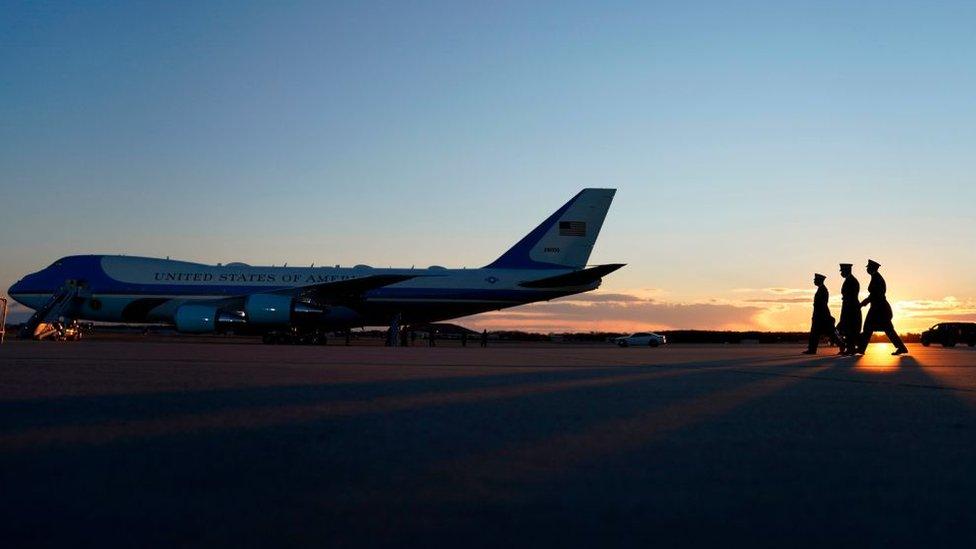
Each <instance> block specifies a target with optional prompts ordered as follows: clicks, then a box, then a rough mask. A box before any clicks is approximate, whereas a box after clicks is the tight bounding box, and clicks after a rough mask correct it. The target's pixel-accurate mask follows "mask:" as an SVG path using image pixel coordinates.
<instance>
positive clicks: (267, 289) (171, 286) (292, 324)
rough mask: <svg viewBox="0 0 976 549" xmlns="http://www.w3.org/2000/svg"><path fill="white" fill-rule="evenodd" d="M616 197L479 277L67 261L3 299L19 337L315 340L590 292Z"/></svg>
mask: <svg viewBox="0 0 976 549" xmlns="http://www.w3.org/2000/svg"><path fill="white" fill-rule="evenodd" d="M615 193H616V189H583V190H582V191H580V192H579V193H578V194H577V195H576V196H574V197H573V198H572V199H571V200H569V202H567V203H566V204H564V205H563V206H562V207H561V208H559V209H558V210H556V212H555V213H553V214H552V215H550V216H549V217H548V218H547V219H546V220H545V221H543V222H542V223H541V224H540V225H539V226H537V227H536V228H535V229H533V230H532V231H531V232H530V233H529V234H527V235H525V237H523V238H522V239H521V240H519V241H518V242H517V243H516V244H515V245H514V246H512V247H511V248H510V249H509V250H508V251H506V252H505V253H503V254H502V255H501V256H500V257H498V259H496V260H495V261H493V262H491V263H489V264H488V265H485V266H484V267H482V268H477V269H446V268H444V267H439V266H432V267H429V268H427V269H414V268H409V269H395V268H390V269H377V268H372V267H370V266H367V265H357V266H355V267H351V268H342V267H339V266H338V265H336V266H335V267H287V266H285V267H258V266H250V265H246V264H244V263H228V264H225V265H221V264H217V265H205V264H201V263H191V262H186V261H176V260H170V259H168V258H167V259H158V258H150V257H135V256H124V255H76V256H69V257H64V258H61V259H59V260H57V261H55V262H54V263H53V264H52V265H50V266H49V267H47V268H45V269H43V270H41V271H39V272H36V273H33V274H29V275H27V276H25V277H24V278H23V279H21V280H20V281H18V282H17V283H16V284H14V285H13V286H11V287H10V289H9V290H8V294H9V295H10V297H11V298H13V299H15V300H16V301H18V302H19V303H21V304H23V305H25V306H27V307H30V308H32V309H35V311H36V312H35V313H34V316H32V317H31V319H30V321H28V323H27V324H26V325H25V334H24V335H25V337H31V336H32V335H33V334H36V333H40V332H42V331H43V330H44V329H48V330H49V327H50V325H51V324H52V323H59V322H61V323H62V325H63V322H64V321H66V320H67V321H78V320H86V321H101V322H115V323H161V324H168V325H172V326H174V327H175V329H176V330H177V331H178V332H182V333H194V334H202V333H219V332H226V331H233V332H234V333H260V334H262V335H263V336H264V341H265V342H266V343H284V342H292V343H295V342H303V343H307V342H321V341H324V339H323V338H324V334H325V333H326V332H329V331H340V330H349V329H351V328H355V327H360V326H391V327H393V328H397V327H398V326H410V325H421V324H426V323H431V322H440V321H444V320H449V319H454V318H458V317H463V316H468V315H473V314H477V313H482V312H486V311H495V310H501V309H505V308H509V307H516V306H519V305H524V304H527V303H533V302H537V301H548V300H551V299H555V298H558V297H563V296H568V295H573V294H578V293H583V292H588V291H591V290H595V289H596V288H598V287H599V286H600V284H601V282H602V278H603V277H604V276H606V275H608V274H610V273H612V272H614V271H616V270H617V269H620V268H621V267H623V266H624V264H622V263H612V264H605V265H596V266H590V267H588V266H587V265H586V262H587V261H588V260H589V257H590V253H591V251H592V250H593V245H594V243H595V242H596V239H597V236H598V235H599V234H600V228H601V227H602V226H603V220H604V219H605V218H606V215H607V211H608V210H609V208H610V203H611V202H612V201H613V197H614V194H615Z"/></svg>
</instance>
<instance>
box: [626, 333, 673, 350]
mask: <svg viewBox="0 0 976 549" xmlns="http://www.w3.org/2000/svg"><path fill="white" fill-rule="evenodd" d="M613 342H614V343H616V344H617V345H620V346H621V347H657V346H658V345H664V344H665V343H667V342H668V338H666V337H664V336H663V335H661V334H655V333H654V332H637V333H636V334H631V335H629V336H626V337H618V338H614V339H613Z"/></svg>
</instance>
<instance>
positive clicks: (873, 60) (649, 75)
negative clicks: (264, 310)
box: [0, 0, 976, 331]
mask: <svg viewBox="0 0 976 549" xmlns="http://www.w3.org/2000/svg"><path fill="white" fill-rule="evenodd" d="M974 26H976V3H973V2H938V3H934V2H892V1H890V0H889V1H884V2H870V1H865V2H789V1H782V0H780V1H775V2H746V1H743V2H670V3H658V2H623V3H620V2H599V3H594V2H578V3H577V2H569V1H563V2H553V3H536V2H471V3H467V2H382V3H373V2H365V1H363V2H348V3H340V2H332V3H326V2H254V3H248V2H242V1H234V2H167V3H145V2H131V1H127V2H117V3H113V2H84V3H78V2H4V7H3V9H2V10H0V193H2V194H0V196H2V199H3V202H2V203H3V205H4V208H3V212H2V216H0V288H3V289H4V290H5V289H6V288H8V287H9V286H10V284H12V283H13V282H15V281H16V280H17V279H18V278H20V276H22V275H23V274H25V273H28V272H33V271H36V270H39V269H40V268H43V267H44V266H46V265H48V264H50V263H51V262H52V261H53V260H54V259H56V258H58V257H61V256H65V255H71V254H80V253H125V254H130V255H147V256H170V257H173V258H179V259H186V260H193V261H201V262H207V263H216V262H228V261H244V262H247V263H252V264H279V265H280V264H282V263H284V262H288V263H289V264H293V265H297V264H303V263H308V264H310V263H313V262H314V263H316V264H343V265H353V264H357V263H367V264H372V265H374V266H411V265H417V266H424V265H430V264H439V265H445V266H452V267H461V266H467V267H477V266H481V265H484V264H486V263H488V262H490V261H491V260H492V259H494V258H495V257H497V256H498V255H499V254H500V253H501V252H503V251H504V250H505V249H507V248H508V247H509V246H510V245H511V244H512V243H513V242H515V241H516V240H517V239H519V238H520V237H521V236H523V235H524V234H525V233H526V232H528V231H529V230H530V229H531V228H532V227H534V226H535V225H536V224H537V223H538V222H539V221H541V220H542V219H543V218H544V217H545V216H547V215H548V214H549V213H550V212H551V211H552V210H554V209H555V208H557V207H558V206H560V205H561V204H562V203H563V202H565V201H566V200H567V199H568V198H569V197H571V196H572V195H573V194H575V193H576V192H578V191H579V189H581V188H584V187H613V188H616V189H618V192H617V196H616V199H615V201H614V204H613V206H612V208H611V210H610V214H609V216H608V218H607V220H606V223H605V225H604V228H603V232H602V234H601V237H600V239H599V240H598V242H597V245H596V248H595V250H594V254H593V256H592V257H591V263H608V262H623V263H627V264H628V266H627V267H626V268H624V269H623V270H621V271H618V272H617V273H614V274H613V275H611V276H609V277H608V278H606V279H605V280H604V284H603V287H602V288H601V289H600V290H599V291H598V292H596V293H594V294H586V295H583V296H576V297H573V298H568V299H564V300H559V301H554V302H551V303H545V304H539V305H532V306H527V307H522V308H517V309H512V310H509V311H502V312H498V313H491V314H486V315H481V316H478V317H473V318H469V319H464V320H463V321H462V323H463V324H465V325H469V326H472V327H475V328H481V327H488V328H502V327H505V328H522V329H532V330H538V331H564V330H579V331H588V330H602V329H612V330H637V329H667V328H672V329H674V328H702V329H760V330H804V329H807V328H808V327H809V317H810V311H811V309H810V301H811V299H812V289H813V288H812V282H811V277H812V274H813V273H814V272H823V273H824V274H827V275H828V276H829V278H828V280H827V284H828V287H829V288H830V289H831V290H832V299H834V302H833V303H832V304H833V306H834V310H835V315H837V314H839V305H838V303H837V302H836V299H835V298H838V297H839V293H840V292H839V288H840V282H841V279H840V277H839V275H838V274H837V263H839V262H852V263H855V264H856V265H857V268H856V269H855V274H856V275H859V277H860V279H861V282H862V285H863V286H865V287H866V285H867V280H868V277H867V275H866V274H865V273H864V270H863V265H864V263H865V262H866V260H867V259H868V258H873V259H876V260H878V261H879V262H881V263H882V264H883V267H882V272H883V273H884V275H885V277H886V279H887V282H888V288H889V292H888V296H889V299H890V300H891V301H892V303H893V305H894V307H895V311H896V318H895V325H896V327H898V328H899V329H900V330H902V331H912V330H914V331H917V330H919V329H921V328H924V327H925V326H928V325H931V324H933V323H934V322H936V321H938V320H949V319H960V320H976V278H974V277H973V273H974V268H976V246H974V245H973V235H974V233H976V231H974V228H976V214H974V213H973V212H974V206H976V184H974V183H976V180H974V179H976V176H974V174H976V169H974V168H976V154H973V151H974V150H976V99H974V98H976V63H973V59H976V34H974V33H973V32H972V29H973V28H974ZM14 312H15V313H16V314H24V313H25V311H24V310H16V309H15V311H14Z"/></svg>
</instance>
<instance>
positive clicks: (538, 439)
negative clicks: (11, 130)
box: [0, 341, 976, 547]
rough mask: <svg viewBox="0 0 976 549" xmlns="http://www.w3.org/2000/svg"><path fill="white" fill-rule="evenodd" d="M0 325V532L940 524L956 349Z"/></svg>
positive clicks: (163, 535) (964, 530)
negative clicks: (189, 334)
mask: <svg viewBox="0 0 976 549" xmlns="http://www.w3.org/2000/svg"><path fill="white" fill-rule="evenodd" d="M800 350H801V348H800V347H794V346H786V345H783V346H780V345H769V346H761V345H751V346H750V345H728V346H718V345H716V346H671V347H667V348H659V349H617V348H613V347H607V346H577V345H570V344H565V345H555V344H554V345H535V346H532V345H525V346H511V347H504V348H502V347H489V348H488V349H481V348H477V347H469V348H466V349H461V348H433V349H431V348H407V349H386V348H382V347H331V346H330V347H325V348H321V347H277V346H274V347H272V346H262V345H246V344H240V345H238V344H198V343H175V342H172V343H166V342H156V343H151V342H111V341H83V342H80V343H77V344H58V343H35V342H8V344H5V345H3V346H2V347H0V540H4V542H5V543H4V545H6V546H8V547H22V546H34V545H49V546H51V545H59V546H66V545H69V546H84V545H87V546H91V545H100V546H104V545H129V546H182V545H194V546H214V545H230V544H234V545H241V546H267V545H275V546H307V545H316V546H325V547H343V546H383V545H385V546H407V545H415V546H434V545H437V546H455V547H456V546H475V547H482V546H484V547H487V546H492V547H497V546H499V545H515V546H635V547H637V546H640V547H646V546H651V545H653V546H691V545H698V546H704V545H707V546H715V545H719V544H722V545H725V546H740V545H746V544H748V545H752V546H770V547H771V546H783V545H790V546H823V545H827V544H830V545H833V546H860V547H864V546H871V547H876V546H919V545H924V546H963V547H971V546H973V545H974V543H976V526H974V522H973V518H974V516H976V504H974V501H973V500H974V497H976V471H974V466H976V350H974V349H971V348H966V347H962V348H955V349H942V348H929V349H923V348H922V347H918V346H912V347H911V351H912V353H911V354H910V355H908V356H904V357H900V358H895V357H891V356H889V355H888V354H887V353H888V352H889V351H890V350H891V348H890V347H888V346H886V345H875V346H873V348H872V349H871V350H870V351H869V353H868V355H867V356H866V357H863V358H860V359H852V358H839V357H834V356H829V355H828V354H826V353H830V352H831V351H830V350H827V349H824V350H822V353H825V354H822V355H820V356H818V357H806V356H802V355H800V354H798V353H799V351H800Z"/></svg>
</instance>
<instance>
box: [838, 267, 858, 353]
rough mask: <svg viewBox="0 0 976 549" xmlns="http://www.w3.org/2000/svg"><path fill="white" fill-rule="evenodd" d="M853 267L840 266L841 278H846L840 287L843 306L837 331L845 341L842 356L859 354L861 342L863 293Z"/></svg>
mask: <svg viewBox="0 0 976 549" xmlns="http://www.w3.org/2000/svg"><path fill="white" fill-rule="evenodd" d="M853 267H854V265H852V264H851V263H841V264H840V276H842V277H844V284H843V285H842V286H841V287H840V295H841V296H842V297H843V304H842V305H841V308H840V320H839V321H838V322H837V331H838V332H840V336H841V339H843V340H844V347H843V348H842V349H841V354H844V355H848V356H850V355H853V354H854V353H856V352H857V349H858V347H859V345H860V342H861V300H860V298H859V296H858V294H860V293H861V283H860V282H858V281H857V279H856V278H854V273H853V272H852V269H853Z"/></svg>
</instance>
